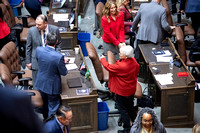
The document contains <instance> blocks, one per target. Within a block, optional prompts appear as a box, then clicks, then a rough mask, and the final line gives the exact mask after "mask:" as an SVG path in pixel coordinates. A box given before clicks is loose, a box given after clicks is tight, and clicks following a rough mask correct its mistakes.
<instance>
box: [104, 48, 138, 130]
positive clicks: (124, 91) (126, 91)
mask: <svg viewBox="0 0 200 133" xmlns="http://www.w3.org/2000/svg"><path fill="white" fill-rule="evenodd" d="M119 51H120V53H119V56H120V60H117V61H116V62H115V64H108V62H107V61H106V59H105V57H104V56H102V57H101V63H102V65H103V66H104V68H105V69H106V70H108V71H109V84H108V87H109V88H110V91H111V92H113V93H115V96H116V103H117V106H118V109H119V112H120V114H121V118H122V122H123V123H124V125H123V128H124V130H118V133H129V131H130V128H131V126H130V119H131V121H132V122H134V120H135V117H136V111H135V110H134V107H133V105H134V104H133V100H134V94H135V91H136V85H137V76H138V73H139V64H138V63H137V61H136V60H135V58H133V57H132V55H133V48H132V47H131V46H123V47H121V48H120V50H119Z"/></svg>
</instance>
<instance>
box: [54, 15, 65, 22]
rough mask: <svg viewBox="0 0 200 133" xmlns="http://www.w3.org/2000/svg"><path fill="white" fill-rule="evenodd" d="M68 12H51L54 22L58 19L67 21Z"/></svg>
mask: <svg viewBox="0 0 200 133" xmlns="http://www.w3.org/2000/svg"><path fill="white" fill-rule="evenodd" d="M68 16H69V14H68V13H62V14H53V20H54V22H58V21H69V18H68Z"/></svg>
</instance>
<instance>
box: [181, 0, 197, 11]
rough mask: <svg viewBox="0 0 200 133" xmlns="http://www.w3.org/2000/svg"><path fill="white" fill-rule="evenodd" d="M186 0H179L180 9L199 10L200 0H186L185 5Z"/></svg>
mask: <svg viewBox="0 0 200 133" xmlns="http://www.w3.org/2000/svg"><path fill="white" fill-rule="evenodd" d="M185 2H186V0H181V1H180V10H184V9H185V12H186V13H195V12H200V0H187V5H186V7H185Z"/></svg>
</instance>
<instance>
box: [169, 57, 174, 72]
mask: <svg viewBox="0 0 200 133" xmlns="http://www.w3.org/2000/svg"><path fill="white" fill-rule="evenodd" d="M173 66H174V61H173V59H172V58H171V59H170V61H169V69H170V71H171V70H173Z"/></svg>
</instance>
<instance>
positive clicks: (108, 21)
mask: <svg viewBox="0 0 200 133" xmlns="http://www.w3.org/2000/svg"><path fill="white" fill-rule="evenodd" d="M102 27H103V36H102V39H103V49H104V55H105V56H107V51H112V53H113V54H114V56H115V58H116V60H118V59H119V48H120V47H122V46H125V45H126V44H125V38H124V15H123V13H122V12H120V11H118V8H117V4H116V2H113V1H107V2H106V4H105V7H104V9H103V17H102Z"/></svg>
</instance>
